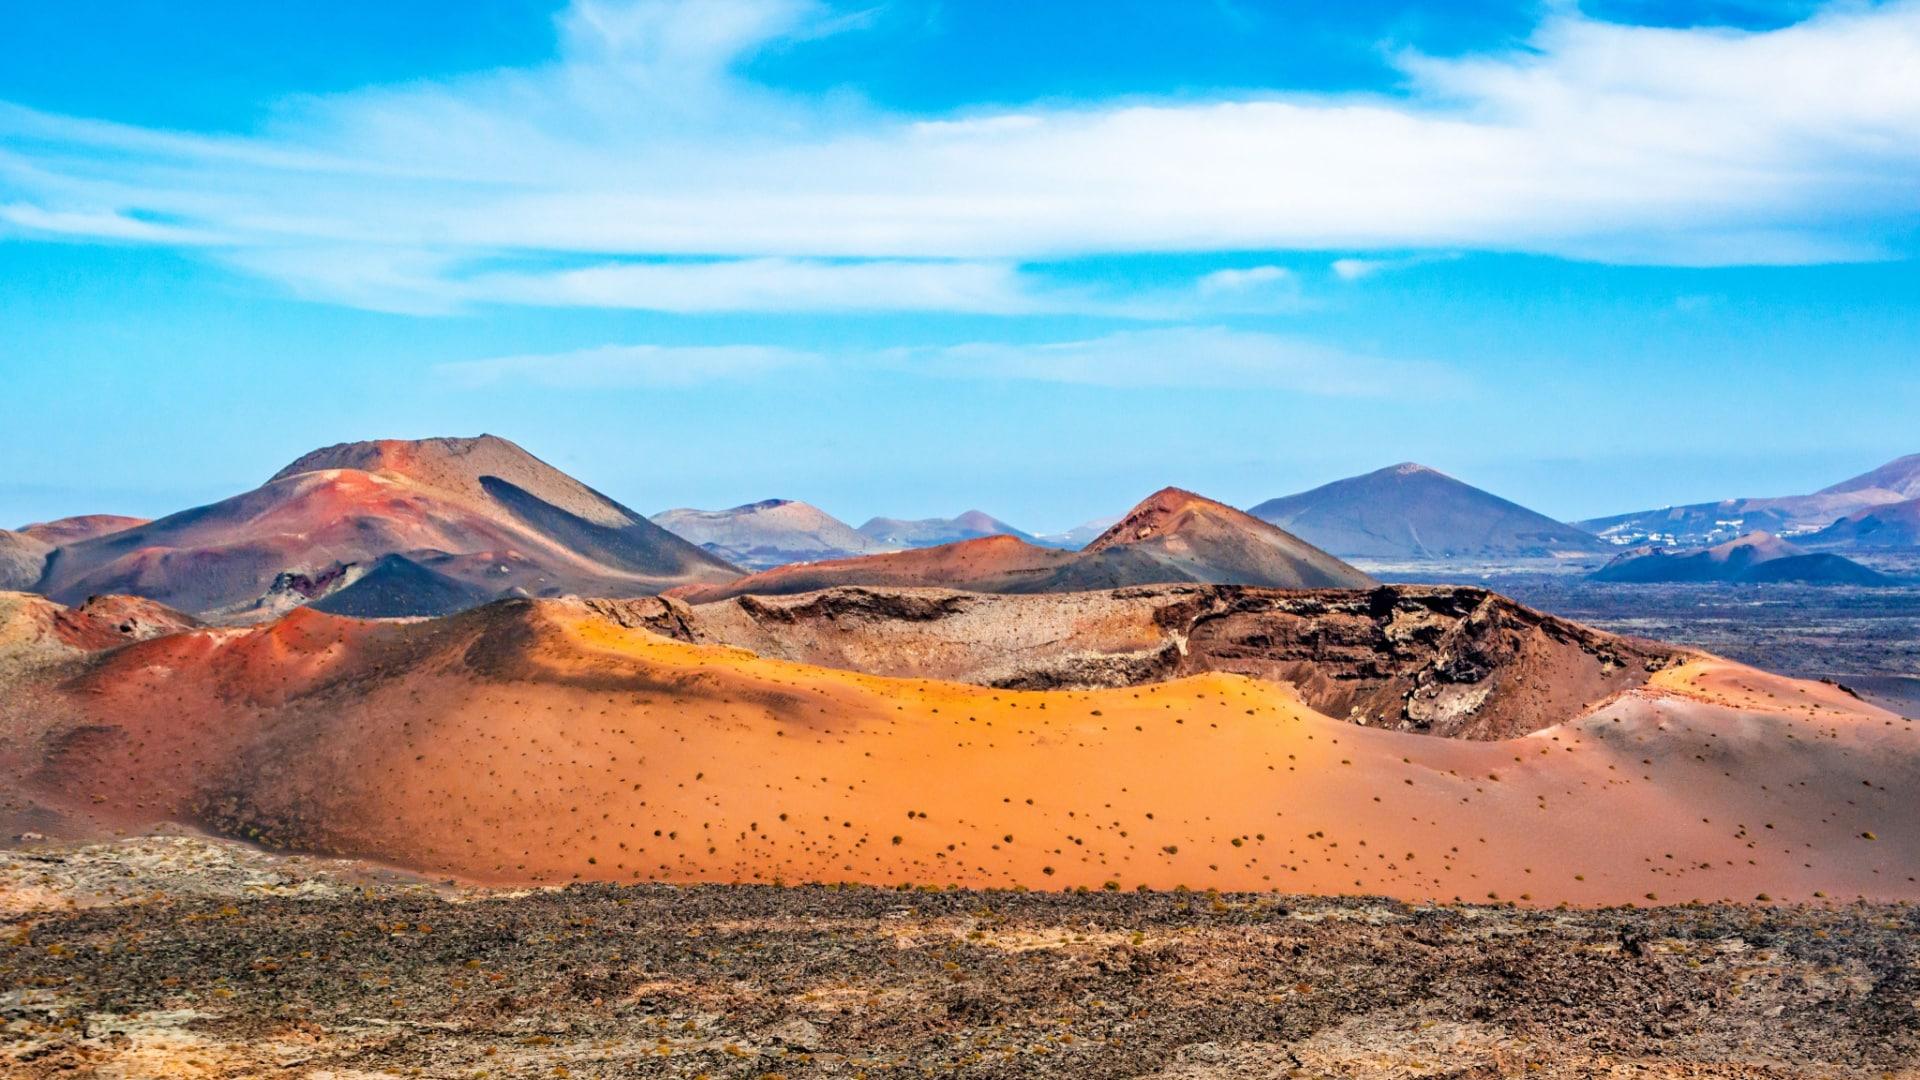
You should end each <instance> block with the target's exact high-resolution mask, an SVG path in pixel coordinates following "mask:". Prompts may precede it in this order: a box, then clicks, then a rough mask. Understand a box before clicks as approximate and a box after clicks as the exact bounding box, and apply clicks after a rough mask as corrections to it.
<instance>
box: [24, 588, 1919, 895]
mask: <svg viewBox="0 0 1920 1080" xmlns="http://www.w3.org/2000/svg"><path fill="white" fill-rule="evenodd" d="M60 697H61V699H62V700H63V701H64V702H65V703H66V704H65V707H66V708H68V709H70V710H71V712H70V713H69V714H67V715H64V716H60V717H58V718H57V719H50V720H49V721H48V723H49V728H48V730H47V731H46V732H45V734H44V737H43V738H42V740H41V742H40V744H39V745H40V746H41V747H42V748H43V752H42V755H41V758H40V760H39V761H37V762H36V763H35V771H34V773H33V776H32V782H33V784H34V785H35V788H36V790H37V791H38V792H39V793H41V795H42V797H43V798H47V799H55V798H61V799H64V800H66V804H67V805H68V806H69V807H71V808H73V809H74V810H76V811H80V810H84V811H87V812H91V813H96V814H99V815H103V816H104V820H105V821H106V822H107V823H109V824H112V825H113V826H115V827H120V828H132V827H137V826H140V825H143V824H146V823H150V822H152V821H156V820H162V819H173V820H185V821H190V822H195V823H199V824H202V825H205V826H207V827H210V828H213V829H215V830H218V831H221V832H224V833H227V834H229V835H236V836H242V837H250V838H257V839H260V840H262V841H263V842H266V843H268V844H273V845H278V846H283V847H289V848H298V849H306V850H314V851H320V852H329V853H340V854H351V855H360V856H368V857H374V858H379V859H382V860H386V861H390V862H395V863H399V864H403V865H407V866H412V867H417V868H421V869H426V870H431V871H434V872H443V873H448V874H456V875H462V876H465V877H469V878H473V879H479V880H483V881H489V882H496V883H521V882H524V883H533V882H564V881H569V880H574V879H609V880H621V881H629V880H635V879H665V880H672V881H736V880H738V881H754V880H761V881H767V880H775V879H784V880H786V881H789V882H798V881H813V880H823V881H837V880H846V881H863V882H881V883H902V882H914V883H932V884H946V883H956V884H961V885H970V886H1009V885H1026V886H1031V887H1037V888H1038V887H1053V888H1058V887H1071V886H1082V885H1084V886H1089V887H1093V888H1099V887H1101V886H1103V885H1107V884H1112V885H1114V886H1115V887H1119V888H1133V887H1135V886H1139V885H1146V886H1151V887H1155V888H1167V887H1172V886H1176V885H1187V886H1191V887H1196V888H1199V887H1206V886H1217V887H1220V888H1223V889H1268V888H1271V889H1281V890H1288V891H1298V892H1316V893H1351V892H1362V893H1382V894H1390V895H1394V896H1399V897H1406V898H1426V897H1438V898H1444V899H1451V898H1453V897H1461V898H1464V899H1468V900H1483V899H1486V898H1489V897H1498V898H1501V899H1513V900H1520V901H1523V902H1533V903H1541V904H1550V903H1555V902H1559V901H1563V900H1564V901H1568V902H1572V903H1576V904H1600V903H1614V902H1625V901H1634V902H1641V903H1645V902H1647V901H1649V900H1653V899H1657V900H1658V901H1661V902H1670V901H1684V900H1688V899H1692V898H1700V899H1719V898H1733V899H1753V898H1755V897H1758V896H1760V895H1762V894H1765V895H1766V896H1768V897H1771V898H1778V899H1789V898H1791V899H1805V898H1809V897H1814V896H1819V895H1822V894H1825V895H1829V896H1833V897H1839V898H1850V897H1853V896H1856V895H1864V896H1869V897H1885V898H1891V897H1920V884H1916V881H1915V876H1916V875H1917V874H1920V812H1916V810H1915V805H1916V799H1915V796H1916V793H1920V732H1916V730H1915V728H1916V727H1920V725H1915V724H1913V723H1911V722H1908V721H1905V720H1903V719H1901V718H1899V717H1896V716H1894V715H1892V714H1890V713H1886V712H1883V711H1880V710H1878V709H1875V708H1872V707H1870V706H1867V705H1864V704H1862V703H1861V702H1859V701H1856V700H1854V699H1852V698H1851V697H1849V696H1847V695H1846V694H1845V693H1844V692H1842V691H1839V690H1837V689H1835V688H1833V687H1830V686H1825V685H1821V684H1810V683H1804V682H1798V681H1794V680H1790V679H1785V678H1780V677H1776V676H1771V675H1766V674H1762V673H1760V672H1757V671H1753V670H1750V669H1747V668H1743V667H1740V666H1738V665H1734V664H1730V663H1724V662H1719V661H1701V662H1693V663H1688V664H1686V665H1683V666H1680V667H1677V668H1674V669H1670V670H1668V671H1665V672H1662V673H1660V674H1659V675H1658V676H1656V677H1655V678H1654V680H1653V682H1652V683H1650V684H1649V685H1648V686H1646V687H1644V688H1642V689H1639V690H1635V691H1631V692H1629V693H1627V694H1625V695H1623V696H1621V697H1619V698H1617V699H1615V700H1614V701H1613V702H1611V703H1610V704H1608V705H1606V706H1604V707H1602V708H1600V709H1599V710H1597V711H1596V712H1594V713H1593V714H1591V715H1589V716H1586V717H1585V718H1583V719H1581V720H1578V721H1576V722H1573V723H1569V724H1563V725H1559V726H1556V727H1552V728H1548V729H1546V730H1544V731H1541V732H1538V733H1537V734H1534V735H1531V736H1528V737H1526V738H1521V739H1515V740H1509V741H1505V742H1487V743H1475V742H1464V741H1456V740H1448V739H1440V738H1434V737H1430V736H1421V735H1410V734H1401V733H1393V732H1385V731H1377V730H1371V729H1367V728H1362V727H1358V726H1354V725H1349V724H1345V723H1342V722H1339V721H1336V720H1332V719H1329V718H1326V717H1324V716H1321V715H1319V714H1317V713H1314V712H1312V711H1311V710H1309V709H1307V708H1306V707H1305V706H1304V705H1302V704H1301V702H1300V701H1299V699H1298V698H1297V697H1296V696H1295V695H1294V694H1293V692H1292V691H1291V690H1290V689H1289V688H1287V687H1284V686H1281V685H1279V684H1273V683H1266V682H1261V681H1256V680H1251V679H1246V678H1242V677H1239V676H1232V675H1220V674H1209V675H1203V676H1198V677H1194V678H1189V679H1184V680H1181V681H1178V682H1174V683H1167V684H1160V685H1155V686H1149V687H1140V688H1125V689H1117V690H1102V691H1092V692H1065V691H1053V692H1011V691H1004V690H992V689H987V688H982V687H975V686H969V685H961V684H954V683H943V682H933V681H922V680H910V679H888V678H880V677H874V676H867V675H861V674H856V673H850V672H843V671H835V670H828V669H823V668H817V667H811V666H807V665H801V664H794V663H788V662H782V661H774V660H767V659H762V658H759V657H755V656H754V655H752V654H750V653H745V652H741V651H738V650H733V649H727V648H723V647H716V646H701V645H688V644H682V643H678V642H673V641H669V640H667V639H664V638H661V637H657V636H655V635H652V634H650V633H647V632H646V631H642V630H628V629H623V628H621V627H619V626H617V625H614V624H612V623H610V622H606V621H603V620H601V619H598V618H596V617H595V616H593V615H592V614H591V613H590V611H589V610H588V609H587V608H586V606H585V605H583V604H580V603H578V602H573V601H538V602H534V601H519V602H511V603H503V604H495V605H491V606H489V607H487V608H483V609H479V610H476V611H473V612H468V613H465V614H462V615H458V616H453V617H450V618H446V619H439V620H429V621H421V622H414V623H404V624H394V623H384V624H379V623H363V622H356V621H353V620H348V619H341V618H335V617H331V616H326V615H321V614H318V613H314V612H308V611H301V612H296V613H295V614H293V615H291V616H289V617H287V618H285V619H283V620H281V621H280V622H278V623H275V624H273V625H271V626H268V627H263V628H257V629H251V630H210V631H209V630H200V631H192V632H188V633H183V634H177V635H174V636H171V637H167V638H161V639H158V640H154V641H148V642H142V643H138V644H133V645H128V646H126V647H124V648H120V649H118V650H116V651H113V652H111V653H108V654H106V655H105V656H104V657H103V658H101V659H100V660H98V661H96V662H95V663H94V664H93V665H92V666H91V667H90V668H89V670H88V671H87V672H86V673H84V674H82V675H79V676H78V677H75V678H72V679H70V680H68V681H67V682H66V683H64V684H63V687H62V689H61V691H60Z"/></svg>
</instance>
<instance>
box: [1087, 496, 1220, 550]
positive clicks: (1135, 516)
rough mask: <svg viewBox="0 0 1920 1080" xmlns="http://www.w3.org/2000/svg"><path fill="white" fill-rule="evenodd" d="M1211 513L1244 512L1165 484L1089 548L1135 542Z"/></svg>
mask: <svg viewBox="0 0 1920 1080" xmlns="http://www.w3.org/2000/svg"><path fill="white" fill-rule="evenodd" d="M1209 512H1212V513H1215V514H1222V513H1224V514H1235V515H1238V514H1239V513H1240V511H1238V510H1235V509H1233V508H1232V507H1230V506H1227V505H1226V504H1224V503H1217V502H1214V501H1213V500H1212V499H1209V498H1206V497H1205V496H1202V495H1196V494H1194V493H1193V492H1191V491H1188V490H1186V489H1185V488H1177V487H1163V488H1161V489H1160V490H1159V491H1156V492H1154V493H1153V494H1151V495H1149V496H1147V497H1146V498H1145V499H1142V500H1141V501H1140V502H1139V504H1138V505H1136V506H1135V507H1134V508H1133V509H1131V510H1129V511H1127V513H1126V515H1125V516H1123V517H1122V518H1121V519H1120V520H1119V521H1117V522H1115V523H1114V524H1113V526H1112V527H1111V528H1109V529H1108V530H1107V531H1106V532H1103V533H1101V534H1100V535H1099V537H1097V538H1096V539H1095V540H1094V541H1093V543H1091V544H1088V545H1087V546H1086V548H1085V550H1087V551H1104V550H1105V549H1107V548H1110V547H1116V546H1118V545H1122V544H1133V543H1138V542H1140V541H1142V540H1149V539H1152V538H1154V537H1157V536H1165V535H1167V534H1168V533H1172V532H1177V531H1179V530H1180V529H1182V528H1184V527H1186V525H1187V524H1188V523H1189V522H1190V521H1191V520H1192V519H1193V518H1194V517H1195V516H1196V515H1202V514H1208V513H1209Z"/></svg>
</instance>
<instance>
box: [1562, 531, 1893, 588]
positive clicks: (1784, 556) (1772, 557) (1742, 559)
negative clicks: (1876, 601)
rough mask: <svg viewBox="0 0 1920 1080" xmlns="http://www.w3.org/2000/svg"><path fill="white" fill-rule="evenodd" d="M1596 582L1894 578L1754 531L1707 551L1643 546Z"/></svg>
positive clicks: (1871, 581) (1881, 581)
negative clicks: (1677, 550) (1672, 549)
mask: <svg viewBox="0 0 1920 1080" xmlns="http://www.w3.org/2000/svg"><path fill="white" fill-rule="evenodd" d="M1592 576H1593V579H1594V580H1596V581H1612V582H1625V583H1635V584H1650V583H1656V582H1659V583H1672V582H1730V583H1736V584H1759V583H1763V582H1784V581H1791V582H1801V583H1805V584H1813V585H1886V584H1891V583H1892V579H1890V578H1888V577H1886V576H1885V575H1883V574H1879V573H1876V572H1874V571H1873V570H1870V569H1868V568H1866V567H1864V566H1861V565H1860V564H1859V563H1857V562H1854V561H1853V560H1851V559H1846V558H1842V557H1841V556H1839V555H1834V554H1830V553H1819V554H1813V553H1809V552H1806V551H1803V550H1801V549H1800V548H1798V547H1795V546H1794V545H1792V544H1789V543H1787V542H1786V541H1784V540H1781V539H1780V538H1779V537H1776V536H1771V535H1769V534H1767V533H1763V532H1756V533H1750V534H1748V535H1746V536H1742V537H1740V538H1738V539H1736V540H1730V541H1728V542H1727V543H1724V544H1720V545H1717V546H1715V547H1711V548H1707V549H1705V550H1703V551H1692V552H1683V553H1675V552H1671V551H1667V550H1665V549H1661V548H1642V549H1639V550H1637V551H1634V552H1630V553H1628V554H1625V555H1621V556H1620V557H1618V558H1616V559H1614V560H1613V561H1612V562H1609V563H1608V564H1607V565H1606V566H1604V567H1601V568H1600V569H1599V570H1597V571H1595V572H1594V573H1593V575H1592Z"/></svg>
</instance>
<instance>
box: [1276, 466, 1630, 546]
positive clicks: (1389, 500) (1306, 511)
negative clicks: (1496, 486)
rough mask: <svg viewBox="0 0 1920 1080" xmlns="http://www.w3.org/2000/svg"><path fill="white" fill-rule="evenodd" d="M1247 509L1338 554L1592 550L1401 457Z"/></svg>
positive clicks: (1545, 522)
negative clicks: (1385, 465)
mask: <svg viewBox="0 0 1920 1080" xmlns="http://www.w3.org/2000/svg"><path fill="white" fill-rule="evenodd" d="M1249 513H1251V514H1253V516H1254V517H1257V518H1260V519H1261V520H1262V521H1269V522H1272V523H1273V524H1275V525H1278V526H1280V527H1281V528H1283V529H1286V530H1287V531H1288V532H1291V533H1293V534H1294V535H1295V536H1298V537H1300V538H1301V539H1302V540H1306V541H1307V542H1309V543H1312V544H1315V545H1317V546H1319V547H1321V548H1324V549H1325V550H1327V551H1329V552H1332V553H1333V554H1335V555H1339V556H1341V557H1343V558H1370V559H1462V558H1509V557H1515V556H1545V555H1559V554H1566V553H1573V554H1589V553H1594V552H1598V551H1601V550H1604V549H1605V547H1606V545H1605V544H1603V543H1602V542H1601V541H1600V540H1598V539H1596V538H1595V537H1594V536H1593V534H1592V533H1589V532H1586V531H1585V530H1583V529H1579V528H1576V527H1574V526H1572V525H1566V524H1563V523H1561V522H1558V521H1555V520H1553V519H1552V518H1550V517H1547V516H1546V515H1544V514H1538V513H1535V512H1534V511H1532V510H1529V509H1527V508H1526V507H1524V506H1521V505H1519V504H1518V503H1513V502H1508V501H1507V500H1506V499H1502V498H1500V497H1499V496H1497V495H1491V494H1489V493H1487V492H1485V491H1482V490H1480V489H1479V488H1476V487H1472V486H1470V485H1468V484H1463V483H1461V482H1460V481H1458V480H1455V479H1454V478H1453V477H1451V476H1448V475H1446V474H1445V473H1442V472H1438V471H1436V470H1434V469H1430V468H1427V467H1426V466H1425V465H1416V464H1414V463H1412V462H1406V463H1403V464H1400V465H1393V466H1389V467H1388V468H1385V469H1379V470H1377V471H1375V472H1370V473H1367V474H1366V475H1364V476H1354V477H1349V478H1347V479H1345V480H1336V481H1334V482H1333V483H1331V484H1324V485H1322V486H1320V487H1317V488H1314V489H1313V490H1312V491H1303V492H1301V493H1300V494H1298V495H1288V496H1286V497H1284V498H1279V499H1269V500H1267V501H1266V502H1263V503H1261V504H1260V505H1258V506H1255V507H1254V508H1253V509H1252V510H1250V511H1249Z"/></svg>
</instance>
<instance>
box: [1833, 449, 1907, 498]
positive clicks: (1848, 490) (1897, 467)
mask: <svg viewBox="0 0 1920 1080" xmlns="http://www.w3.org/2000/svg"><path fill="white" fill-rule="evenodd" d="M1863 492H1864V493H1870V494H1872V495H1874V496H1875V497H1877V496H1878V495H1879V494H1880V493H1882V492H1886V493H1891V494H1894V495H1898V496H1900V497H1901V498H1903V499H1920V454H1908V455H1907V456H1906V457H1902V458H1895V459H1893V460H1892V461H1889V462H1887V463H1886V464H1885V465H1882V466H1880V467H1879V468H1877V469H1874V470H1873V471H1872V472H1864V473H1861V474H1860V475H1859V476H1856V477H1854V478H1853V479H1851V480H1842V481H1841V482H1839V483H1837V484H1835V485H1833V486H1832V487H1825V488H1821V489H1820V492H1819V493H1820V494H1822V495H1854V494H1860V493H1863Z"/></svg>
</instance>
